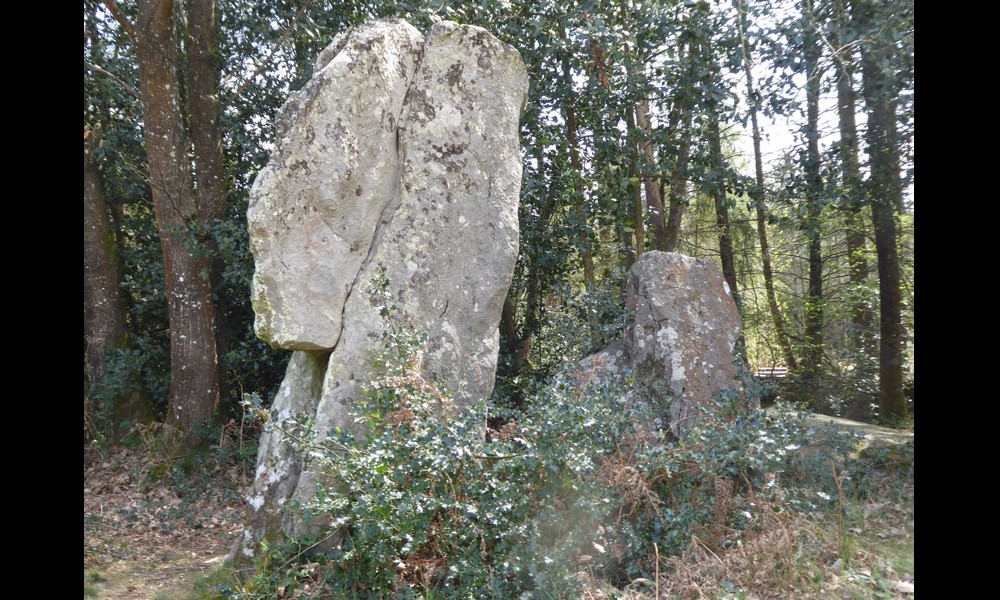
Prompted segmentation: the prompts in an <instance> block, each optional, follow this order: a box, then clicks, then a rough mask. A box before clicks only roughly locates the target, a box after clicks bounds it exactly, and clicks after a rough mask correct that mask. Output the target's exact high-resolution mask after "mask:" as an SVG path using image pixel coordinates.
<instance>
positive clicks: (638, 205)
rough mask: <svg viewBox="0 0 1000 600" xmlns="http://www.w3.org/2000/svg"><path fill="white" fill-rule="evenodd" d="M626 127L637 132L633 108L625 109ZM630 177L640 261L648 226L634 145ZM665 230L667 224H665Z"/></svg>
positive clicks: (636, 147)
mask: <svg viewBox="0 0 1000 600" xmlns="http://www.w3.org/2000/svg"><path fill="white" fill-rule="evenodd" d="M625 125H626V127H627V129H628V131H629V132H630V133H631V132H634V131H636V124H635V110H634V108H633V107H626V108H625ZM628 176H629V188H630V189H631V190H632V198H633V207H634V208H633V220H634V221H635V232H634V233H635V258H636V260H638V259H639V257H640V256H642V253H643V252H645V251H646V224H645V216H644V215H645V212H646V211H645V210H644V208H645V207H644V204H643V201H642V185H641V183H640V178H639V148H638V146H637V145H636V144H634V143H630V144H629V161H628ZM661 218H662V216H661ZM665 229H666V223H664V230H665ZM630 266H631V265H630Z"/></svg>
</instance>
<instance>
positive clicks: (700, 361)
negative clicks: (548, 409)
mask: <svg viewBox="0 0 1000 600" xmlns="http://www.w3.org/2000/svg"><path fill="white" fill-rule="evenodd" d="M626 309H627V310H629V311H632V312H633V313H634V319H633V322H632V324H631V325H630V326H629V327H628V328H627V329H626V331H625V335H624V339H623V340H622V341H619V342H615V343H614V344H611V345H610V346H608V347H607V348H605V349H604V350H602V351H600V352H598V353H596V354H593V355H591V356H589V357H587V358H585V359H584V360H583V361H581V362H580V363H579V364H578V365H576V366H575V367H574V368H573V369H572V370H571V371H569V372H568V375H569V376H571V377H572V378H573V379H572V382H573V383H574V385H576V386H577V389H578V391H581V392H582V388H581V386H584V385H594V384H606V383H608V382H610V381H611V380H612V379H614V378H621V377H632V378H633V385H632V389H631V391H630V392H628V393H627V394H626V396H625V397H623V398H621V402H622V403H623V406H624V408H628V407H629V406H632V407H636V406H638V405H641V406H642V407H643V408H644V409H650V410H651V411H652V413H653V414H658V415H660V416H659V417H658V419H659V421H660V423H659V424H658V425H656V427H657V428H658V429H660V430H662V431H663V432H665V433H667V432H668V433H669V435H671V436H673V437H679V436H680V435H681V434H682V433H683V432H684V431H685V430H687V429H690V428H691V426H693V425H694V424H695V423H696V421H697V418H698V415H699V411H700V410H701V408H702V407H703V406H704V405H705V404H706V403H708V402H709V401H710V400H711V398H712V396H713V395H715V394H718V393H721V392H733V393H736V394H740V393H741V392H742V388H743V386H742V381H741V374H740V369H739V368H738V364H739V359H738V356H737V355H736V353H735V352H734V350H735V346H736V341H737V340H738V339H739V334H740V328H741V326H742V323H741V320H740V315H739V311H738V309H737V308H736V302H735V301H734V300H733V297H732V294H730V292H729V289H728V286H727V285H726V282H725V280H724V278H723V276H722V272H721V270H720V269H719V268H718V267H717V266H716V265H715V264H713V263H711V262H708V261H705V260H699V259H696V258H692V257H689V256H684V255H682V254H676V253H671V252H658V251H650V252H644V253H643V254H642V256H641V257H640V258H639V259H638V260H637V261H636V262H635V264H633V265H632V268H631V270H630V271H629V276H628V283H627V297H626ZM650 432H651V433H652V429H650Z"/></svg>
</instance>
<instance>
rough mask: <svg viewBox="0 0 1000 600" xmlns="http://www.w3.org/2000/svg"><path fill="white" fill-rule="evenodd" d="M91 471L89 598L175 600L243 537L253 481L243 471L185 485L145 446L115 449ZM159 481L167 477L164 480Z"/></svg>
mask: <svg viewBox="0 0 1000 600" xmlns="http://www.w3.org/2000/svg"><path fill="white" fill-rule="evenodd" d="M88 462H89V464H88V465H86V466H85V468H84V483H83V487H84V489H83V496H84V508H83V568H84V597H85V598H87V597H90V598H98V599H108V600H153V599H155V600H170V599H175V598H182V597H184V596H185V595H187V594H188V593H190V591H191V588H192V585H193V584H194V582H195V581H196V580H198V579H199V578H200V576H201V575H204V574H205V573H207V572H209V571H212V570H213V569H215V568H217V567H219V566H220V565H221V564H222V563H223V561H224V560H225V558H226V556H227V554H228V553H229V550H230V549H231V548H232V546H233V542H234V541H235V540H236V538H237V536H238V535H239V534H240V532H241V531H242V524H241V523H242V519H243V500H242V496H241V494H242V492H243V490H245V489H247V488H248V486H249V483H250V480H249V475H248V474H247V473H245V472H243V471H244V470H241V469H240V468H238V467H237V466H236V465H235V464H228V465H224V466H219V467H216V468H215V469H214V470H211V471H209V472H208V473H206V474H205V475H202V476H198V477H193V478H191V479H190V480H186V481H184V482H183V483H178V482H171V481H170V480H169V478H170V477H171V476H172V475H173V474H174V467H175V466H176V465H174V464H172V463H171V462H169V461H167V460H165V459H164V458H162V457H158V456H157V454H156V453H153V452H150V451H148V450H147V449H146V448H145V447H143V446H139V447H136V448H114V449H111V450H108V451H106V452H105V453H104V454H99V455H97V456H96V457H92V458H91V460H89V461H88ZM157 475H159V476H160V478H159V479H158V478H157Z"/></svg>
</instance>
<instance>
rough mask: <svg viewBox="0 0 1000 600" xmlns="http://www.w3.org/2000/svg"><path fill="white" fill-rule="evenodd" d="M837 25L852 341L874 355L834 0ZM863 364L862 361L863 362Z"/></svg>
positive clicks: (854, 148) (860, 201)
mask: <svg viewBox="0 0 1000 600" xmlns="http://www.w3.org/2000/svg"><path fill="white" fill-rule="evenodd" d="M833 7H834V14H835V18H836V27H835V29H834V32H833V34H832V42H833V44H834V47H835V48H837V50H838V51H839V52H838V54H837V56H838V58H837V61H836V65H835V66H836V69H837V76H836V78H837V120H838V125H839V129H840V161H841V169H842V171H843V196H844V198H845V201H844V202H843V206H844V210H845V211H846V213H847V214H846V223H845V225H846V228H847V232H846V234H847V235H846V238H847V261H848V271H849V281H850V283H851V288H852V291H853V297H852V307H851V325H852V327H851V332H850V338H851V342H852V344H853V346H854V348H855V349H856V350H859V351H861V352H863V353H864V354H865V355H866V356H874V349H875V348H874V340H875V336H874V335H873V332H872V325H873V322H874V315H872V311H871V308H870V306H869V304H868V302H867V301H866V299H865V297H864V286H865V281H866V280H867V279H868V258H867V250H866V244H865V242H866V236H865V231H864V214H863V212H862V209H863V208H864V191H863V190H862V188H861V181H862V179H861V168H860V166H859V162H858V130H857V125H856V121H855V115H854V105H855V101H856V98H855V93H854V86H853V84H852V75H853V73H852V71H853V67H854V64H853V63H854V59H853V56H854V53H853V52H851V51H850V50H848V49H847V48H846V47H844V46H842V42H841V40H843V38H844V36H843V34H842V32H843V30H844V29H845V28H846V26H847V22H846V21H847V17H846V14H845V11H844V6H843V1H842V0H834V2H833ZM862 367H863V365H862Z"/></svg>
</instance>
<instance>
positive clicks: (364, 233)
mask: <svg viewBox="0 0 1000 600" xmlns="http://www.w3.org/2000/svg"><path fill="white" fill-rule="evenodd" d="M527 92H528V78H527V71H526V69H525V66H524V63H523V61H522V60H521V57H520V55H519V54H518V53H517V51H516V50H514V49H513V48H512V47H510V46H508V45H506V44H503V43H501V42H500V41H498V40H497V39H496V38H495V37H493V36H492V35H491V34H489V33H488V32H487V31H486V30H484V29H481V28H478V27H473V26H463V25H457V24H455V23H451V22H440V23H437V24H436V25H434V27H433V28H432V29H431V30H430V31H429V32H428V33H427V36H426V39H424V37H423V36H422V35H421V34H420V33H419V32H418V31H416V30H415V29H414V28H413V27H411V26H410V25H409V24H407V23H406V22H404V21H400V20H393V21H376V22H373V23H369V24H367V25H364V26H362V27H359V28H357V29H355V30H352V31H350V32H348V34H347V35H345V36H344V37H342V38H339V39H338V40H337V41H335V42H334V43H333V44H331V46H330V47H328V48H327V49H326V50H324V51H323V53H322V54H321V55H320V57H319V59H318V60H317V68H316V74H315V75H314V77H313V79H312V80H311V81H310V82H309V83H308V84H307V85H306V86H305V87H304V88H303V89H302V90H301V91H300V92H299V93H298V94H296V95H295V96H294V97H292V98H291V99H290V100H289V101H288V103H287V104H286V106H285V107H284V108H283V109H282V114H281V121H280V122H279V133H281V134H282V135H281V141H280V144H279V147H278V148H277V150H276V152H275V154H274V156H273V157H272V160H271V163H270V164H269V165H268V167H267V168H266V169H265V170H263V171H261V174H260V175H259V176H258V180H257V181H256V182H255V184H254V192H253V196H252V199H251V206H250V209H249V211H248V219H249V222H250V235H251V248H252V250H253V252H254V259H255V262H256V267H257V272H256V273H255V276H254V282H253V303H254V304H253V305H254V310H255V312H256V314H257V321H256V323H255V327H256V330H257V334H258V336H260V337H261V338H262V339H264V340H266V341H267V342H269V343H270V344H271V345H272V346H276V347H282V348H288V349H292V350H298V352H296V353H295V354H294V355H293V357H292V359H291V361H290V362H289V366H288V370H287V372H286V375H285V380H284V382H283V383H282V386H281V389H280V391H279V392H278V395H277V397H276V398H275V401H274V404H273V407H272V418H273V420H274V421H275V422H276V423H285V424H286V425H288V424H291V423H293V422H294V421H295V419H297V418H301V417H307V418H309V419H311V420H312V421H313V423H314V429H313V432H314V437H313V441H319V440H321V439H322V438H324V437H325V436H326V435H327V434H328V433H329V432H331V431H332V430H334V429H335V428H337V427H340V428H342V429H345V430H347V431H351V432H353V433H355V434H356V435H360V433H361V432H360V431H357V430H356V428H357V426H356V425H355V423H354V417H353V414H352V409H353V405H354V402H355V401H356V400H357V399H358V398H360V397H361V396H360V395H361V394H362V391H361V387H362V386H365V385H367V384H368V383H369V382H370V381H371V380H372V379H373V378H374V377H375V376H377V374H376V373H375V372H374V370H373V368H372V367H371V364H370V360H371V354H370V350H371V349H372V344H377V343H378V342H375V341H373V339H372V337H371V336H370V335H369V334H372V333H377V332H378V331H380V330H381V327H382V318H381V316H380V315H379V308H380V305H381V302H380V301H379V299H377V298H372V297H371V296H370V295H369V294H368V293H367V288H368V285H369V282H370V281H371V280H373V279H374V278H376V277H377V276H379V275H380V274H382V273H384V275H385V277H386V278H387V280H388V288H387V290H386V291H387V292H388V293H389V294H391V297H392V299H393V301H394V303H395V304H396V305H397V307H398V311H397V314H396V315H395V317H394V318H395V319H397V320H398V321H400V322H402V323H403V324H405V325H408V326H410V327H412V328H414V329H415V330H417V331H424V332H427V334H428V342H427V345H426V348H425V349H424V353H423V367H424V371H425V372H428V373H436V374H437V375H438V377H439V378H441V379H442V380H443V381H444V382H445V383H446V384H447V385H448V387H449V389H450V390H451V391H452V392H453V397H454V400H455V405H456V407H457V408H464V407H466V406H468V405H470V404H472V403H474V402H476V401H478V400H480V399H483V398H486V397H488V396H489V395H490V393H491V392H492V389H493V381H494V378H495V374H496V361H497V352H498V347H499V338H498V335H499V334H498V326H499V322H500V314H501V310H502V305H503V300H504V298H505V296H506V294H507V290H508V288H509V287H510V282H511V279H512V277H513V271H514V263H515V261H516V258H517V249H518V223H517V204H518V196H519V191H520V182H521V155H520V145H519V139H518V135H519V129H518V121H519V117H520V113H521V111H522V109H523V107H524V103H525V101H526V98H527ZM257 464H258V467H257V472H256V479H255V483H254V490H253V494H252V495H251V497H250V498H249V500H248V505H249V506H248V517H247V527H246V529H245V531H244V534H243V536H242V537H241V539H240V540H239V541H238V542H237V544H236V547H235V548H234V550H233V555H232V558H236V559H244V558H248V557H252V556H253V555H254V553H255V549H256V548H257V547H258V545H259V543H260V541H261V540H264V539H274V538H276V537H279V536H280V535H282V534H285V533H292V534H300V533H302V532H303V531H302V529H303V526H302V523H301V522H300V521H299V520H298V519H297V518H296V517H295V516H294V514H293V513H291V512H290V511H283V510H282V507H283V505H285V504H286V503H288V502H290V501H292V500H296V501H298V502H300V503H305V502H308V501H309V500H311V499H312V497H313V494H314V493H315V489H316V483H318V482H320V481H321V480H322V473H321V472H320V471H318V470H317V469H318V467H317V466H316V465H314V464H309V465H308V466H305V467H304V466H303V460H302V449H301V448H299V447H297V446H295V445H294V444H292V443H290V442H288V441H287V440H284V439H282V436H281V434H280V433H279V432H277V431H275V430H274V429H273V428H270V429H268V430H267V431H266V432H265V433H264V435H263V437H262V440H261V446H260V451H259V453H258V459H257Z"/></svg>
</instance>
